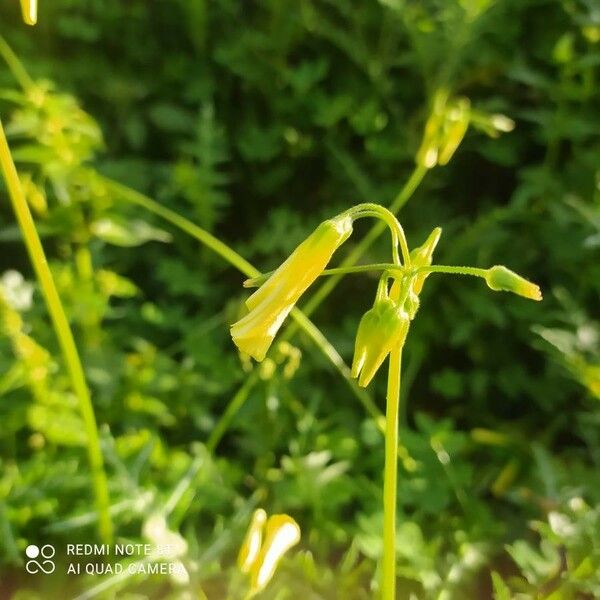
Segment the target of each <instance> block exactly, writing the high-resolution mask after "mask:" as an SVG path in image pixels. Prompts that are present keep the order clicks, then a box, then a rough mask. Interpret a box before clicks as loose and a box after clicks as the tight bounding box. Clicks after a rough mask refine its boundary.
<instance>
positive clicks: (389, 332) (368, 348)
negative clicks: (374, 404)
mask: <svg viewBox="0 0 600 600" xmlns="http://www.w3.org/2000/svg"><path fill="white" fill-rule="evenodd" d="M409 322H410V319H409V316H408V314H407V313H406V312H405V311H404V310H402V309H401V308H399V307H398V306H397V305H396V303H395V302H394V301H393V300H390V299H389V298H386V299H383V300H378V301H377V302H376V303H375V306H373V308H371V309H370V310H368V311H367V312H366V313H365V314H364V315H363V317H362V319H361V320H360V323H359V325H358V331H357V333H356V342H355V345H354V360H353V362H352V377H358V378H359V379H358V385H359V386H361V387H366V386H367V385H369V383H370V381H371V379H373V377H374V376H375V373H376V372H377V370H378V369H379V367H380V366H381V364H382V363H383V361H384V360H385V359H386V357H387V355H388V354H389V353H390V352H391V351H392V350H393V348H394V347H395V346H396V345H398V344H399V345H403V344H404V340H405V339H406V334H407V333H408V325H409Z"/></svg>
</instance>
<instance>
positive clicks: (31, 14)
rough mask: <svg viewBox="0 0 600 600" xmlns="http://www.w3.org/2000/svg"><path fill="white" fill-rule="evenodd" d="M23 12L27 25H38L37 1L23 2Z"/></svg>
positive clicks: (26, 0)
mask: <svg viewBox="0 0 600 600" xmlns="http://www.w3.org/2000/svg"><path fill="white" fill-rule="evenodd" d="M21 12H22V13H23V21H25V23H27V25H35V24H36V23H37V0H21Z"/></svg>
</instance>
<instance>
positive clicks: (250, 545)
mask: <svg viewBox="0 0 600 600" xmlns="http://www.w3.org/2000/svg"><path fill="white" fill-rule="evenodd" d="M266 522H267V513H266V512H265V511H264V510H263V509H262V508H258V509H256V510H255V511H254V514H253V515H252V521H250V526H249V527H248V532H247V533H246V537H245V538H244V542H243V543H242V547H241V548H240V553H239V554H238V567H239V569H240V571H241V572H242V573H249V572H250V569H251V568H252V565H253V564H254V562H255V561H256V557H257V556H258V553H259V552H260V547H261V546H262V538H263V529H264V526H265V523H266Z"/></svg>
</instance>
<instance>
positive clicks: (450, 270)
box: [244, 263, 488, 288]
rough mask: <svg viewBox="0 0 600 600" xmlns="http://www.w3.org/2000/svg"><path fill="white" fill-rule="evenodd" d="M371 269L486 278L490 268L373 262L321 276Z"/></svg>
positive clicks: (252, 282) (251, 283) (257, 280)
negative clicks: (416, 265) (410, 265)
mask: <svg viewBox="0 0 600 600" xmlns="http://www.w3.org/2000/svg"><path fill="white" fill-rule="evenodd" d="M371 271H390V272H397V273H399V274H400V273H403V274H407V275H418V274H420V273H447V274H451V275H469V276H472V277H482V278H484V279H485V276H486V273H487V272H488V269H480V268H478V267H463V266H459V265H427V266H423V267H417V268H416V269H411V268H407V267H404V266H402V265H395V264H393V263H372V264H369V265H357V266H355V267H334V268H333V269H324V270H323V271H321V273H319V277H324V276H337V275H347V274H349V273H369V272H371ZM272 274H273V271H269V272H268V273H261V274H260V275H258V276H257V277H251V278H250V279H246V281H244V287H248V288H250V287H258V286H260V285H262V284H263V283H264V282H265V281H266V280H267V279H268V278H269V277H270V276H271V275H272Z"/></svg>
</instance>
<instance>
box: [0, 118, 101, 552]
mask: <svg viewBox="0 0 600 600" xmlns="http://www.w3.org/2000/svg"><path fill="white" fill-rule="evenodd" d="M0 166H1V168H2V174H3V176H4V180H5V181H6V187H7V188H8V193H9V197H10V200H11V202H12V206H13V209H14V212H15V215H16V217H17V221H18V223H19V227H20V229H21V232H22V234H23V238H24V241H25V246H26V247H27V252H28V253H29V256H30V258H31V262H32V264H33V268H34V271H35V273H36V276H37V278H38V281H39V283H40V287H41V290H42V294H43V296H44V299H45V301H46V305H47V307H48V312H49V314H50V319H51V320H52V325H53V327H54V331H55V333H56V337H57V338H58V342H59V345H60V348H61V351H62V354H63V357H64V360H65V364H66V367H67V371H68V374H69V377H70V379H71V385H72V387H73V391H74V392H75V395H76V396H77V399H78V401H79V410H80V412H81V417H82V419H83V422H84V427H85V432H86V444H87V453H88V460H89V464H90V468H91V471H92V482H93V485H94V494H95V500H96V507H97V510H98V515H99V534H100V538H101V539H102V540H103V541H104V542H105V543H110V541H111V540H112V536H113V528H112V520H111V517H110V512H109V507H110V499H109V493H108V481H107V478H106V471H105V469H104V460H103V457H102V452H101V449H100V439H99V436H98V426H97V423H96V416H95V414H94V407H93V405H92V399H91V396H90V392H89V390H88V387H87V384H86V381H85V375H84V372H83V366H82V364H81V359H80V357H79V353H78V352H77V346H76V345H75V340H74V338H73V332H72V331H71V327H70V326H69V321H68V319H67V316H66V314H65V311H64V308H63V305H62V302H61V300H60V296H59V295H58V291H57V289H56V285H55V283H54V278H53V277H52V272H51V271H50V267H49V266H48V262H47V260H46V255H45V253H44V248H43V246H42V243H41V241H40V238H39V236H38V233H37V230H36V227H35V223H34V221H33V217H32V216H31V212H30V210H29V206H28V205H27V200H26V199H25V196H24V195H23V190H22V189H21V183H20V181H19V176H18V174H17V169H16V167H15V164H14V162H13V160H12V156H11V154H10V149H9V146H8V142H7V140H6V136H5V134H4V128H3V127H2V123H1V122H0Z"/></svg>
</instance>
